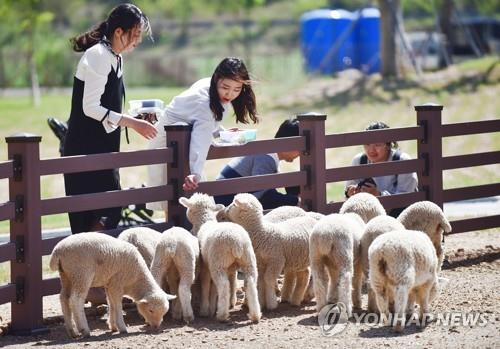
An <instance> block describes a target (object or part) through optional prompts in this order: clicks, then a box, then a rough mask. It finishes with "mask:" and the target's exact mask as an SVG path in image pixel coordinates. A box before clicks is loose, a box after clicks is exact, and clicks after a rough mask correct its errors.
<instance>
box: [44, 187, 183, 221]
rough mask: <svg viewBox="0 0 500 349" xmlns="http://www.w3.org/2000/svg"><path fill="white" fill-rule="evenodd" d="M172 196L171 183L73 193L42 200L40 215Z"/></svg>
mask: <svg viewBox="0 0 500 349" xmlns="http://www.w3.org/2000/svg"><path fill="white" fill-rule="evenodd" d="M172 198H173V190H172V186H171V185H162V186H156V187H147V188H133V189H126V190H116V191H109V192H104V193H94V194H82V195H73V196H66V197H59V198H54V199H45V200H42V215H51V214H57V213H66V212H76V211H86V210H96V209H100V208H106V207H120V206H121V207H123V206H126V205H130V204H141V203H145V202H155V201H163V200H171V199H172Z"/></svg>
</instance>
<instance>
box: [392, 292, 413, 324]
mask: <svg viewBox="0 0 500 349" xmlns="http://www.w3.org/2000/svg"><path fill="white" fill-rule="evenodd" d="M408 290H409V287H408V286H407V285H396V286H395V288H394V318H393V320H392V321H393V326H394V330H395V331H396V332H403V329H404V327H405V322H406V317H405V311H406V303H407V302H408Z"/></svg>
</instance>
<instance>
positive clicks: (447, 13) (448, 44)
mask: <svg viewBox="0 0 500 349" xmlns="http://www.w3.org/2000/svg"><path fill="white" fill-rule="evenodd" d="M453 8H454V4H453V0H442V3H441V7H440V8H439V29H440V30H441V32H442V33H443V35H444V37H445V42H444V49H445V51H446V52H445V55H447V58H448V59H447V60H446V61H447V63H448V64H451V63H453V62H452V45H453V27H452V25H451V18H452V13H453Z"/></svg>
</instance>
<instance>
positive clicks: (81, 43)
mask: <svg viewBox="0 0 500 349" xmlns="http://www.w3.org/2000/svg"><path fill="white" fill-rule="evenodd" d="M137 26H141V27H142V30H143V31H144V32H145V33H146V34H147V35H148V36H149V37H150V38H151V39H152V37H151V26H150V24H149V19H148V17H146V15H145V14H144V13H142V11H141V10H140V9H139V8H138V7H137V6H135V5H132V4H120V5H118V6H116V7H115V8H114V9H113V10H111V12H110V13H109V15H108V18H107V19H106V20H105V21H103V22H101V23H99V24H98V25H96V26H95V27H93V28H92V29H90V30H89V31H87V32H85V33H83V34H80V35H77V36H75V37H74V38H71V39H70V42H71V44H72V45H73V50H74V51H76V52H83V51H86V50H87V49H89V48H90V47H92V46H94V45H95V44H97V43H98V42H99V41H101V40H102V39H103V37H106V38H107V39H108V40H109V39H111V37H112V36H113V33H114V32H115V30H116V29H117V28H122V29H123V31H124V32H128V31H130V30H131V29H133V28H135V27H137Z"/></svg>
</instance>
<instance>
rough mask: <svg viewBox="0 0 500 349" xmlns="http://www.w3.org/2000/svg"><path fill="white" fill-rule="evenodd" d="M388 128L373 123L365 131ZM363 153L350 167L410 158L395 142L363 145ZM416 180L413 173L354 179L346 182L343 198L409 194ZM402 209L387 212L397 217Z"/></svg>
mask: <svg viewBox="0 0 500 349" xmlns="http://www.w3.org/2000/svg"><path fill="white" fill-rule="evenodd" d="M385 128H389V126H387V125H386V124H385V123H383V122H380V121H379V122H373V123H371V124H370V125H369V126H368V127H367V128H366V129H365V130H367V131H369V130H380V129H385ZM363 147H364V152H362V153H359V154H357V155H356V156H355V157H354V158H353V160H352V165H363V164H375V163H381V162H385V161H398V160H409V159H411V158H410V156H409V155H408V154H406V153H403V152H402V151H401V150H399V148H398V144H397V142H389V143H372V144H365V145H364V146H363ZM417 186H418V179H417V174H416V173H415V172H412V173H404V174H396V175H389V176H380V177H374V178H365V179H354V180H350V181H347V183H346V190H345V196H346V197H347V198H348V197H350V196H352V195H354V194H356V193H360V192H366V193H370V194H373V195H375V196H385V195H393V194H402V193H410V192H414V191H417ZM403 209H404V207H403V208H395V209H393V210H391V211H390V212H389V214H390V215H391V216H393V217H397V216H398V215H399V213H400V212H401V211H402V210H403Z"/></svg>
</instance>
